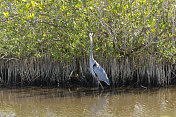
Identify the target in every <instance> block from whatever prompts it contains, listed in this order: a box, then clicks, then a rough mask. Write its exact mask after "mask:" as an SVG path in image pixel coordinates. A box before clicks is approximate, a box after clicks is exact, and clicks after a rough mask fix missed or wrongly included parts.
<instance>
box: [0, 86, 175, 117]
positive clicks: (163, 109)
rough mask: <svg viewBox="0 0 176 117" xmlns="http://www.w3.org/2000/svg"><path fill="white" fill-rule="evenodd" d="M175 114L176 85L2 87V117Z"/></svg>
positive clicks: (172, 116)
mask: <svg viewBox="0 0 176 117" xmlns="http://www.w3.org/2000/svg"><path fill="white" fill-rule="evenodd" d="M16 116H17V117H90V116H93V117H96V116H97V117H176V87H170V88H160V89H150V90H146V89H113V90H105V91H102V92H101V91H97V90H92V89H77V90H74V91H71V90H69V89H67V90H63V89H58V88H50V89H48V88H39V87H29V88H22V89H19V88H17V89H0V117H16Z"/></svg>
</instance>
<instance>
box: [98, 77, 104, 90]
mask: <svg viewBox="0 0 176 117" xmlns="http://www.w3.org/2000/svg"><path fill="white" fill-rule="evenodd" d="M97 81H98V88H99V84H100V86H101V88H102V89H103V90H104V87H103V85H102V84H101V82H100V80H99V79H98V77H97Z"/></svg>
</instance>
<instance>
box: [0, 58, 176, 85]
mask: <svg viewBox="0 0 176 117" xmlns="http://www.w3.org/2000/svg"><path fill="white" fill-rule="evenodd" d="M87 58H88V57H87ZM87 58H86V57H83V58H80V59H76V60H72V61H71V62H59V61H57V60H54V59H52V58H51V57H49V56H46V57H43V58H37V59H36V58H31V59H21V60H9V61H8V60H0V84H2V85H5V86H9V85H15V86H22V85H24V86H26V85H47V86H48V85H54V86H74V85H79V86H86V87H87V86H93V85H92V84H95V82H94V79H93V78H92V76H91V74H90V72H89V59H87ZM98 62H99V63H100V64H101V65H102V67H103V68H104V69H105V71H106V72H107V74H108V77H109V79H110V81H111V86H115V87H116V86H123V85H135V86H166V85H170V84H175V82H176V65H175V64H171V63H170V62H166V61H163V60H161V61H159V60H156V59H155V57H153V56H152V55H148V56H145V57H144V56H140V57H123V58H108V57H106V58H105V59H104V60H99V61H98ZM93 82H94V83H93Z"/></svg>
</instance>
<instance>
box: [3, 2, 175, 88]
mask: <svg viewBox="0 0 176 117" xmlns="http://www.w3.org/2000/svg"><path fill="white" fill-rule="evenodd" d="M175 25H176V1H175V0H123V1H121V0H0V84H3V85H53V84H54V85H59V86H60V85H73V84H74V85H75V84H78V85H82V86H90V85H91V84H92V82H93V78H92V76H91V74H90V71H89V46H90V41H89V37H88V33H90V32H93V33H94V35H93V45H94V46H93V52H94V58H95V59H96V60H97V61H98V62H99V63H100V65H102V67H103V68H104V69H105V71H106V72H107V74H108V77H109V79H110V81H111V84H112V86H122V85H135V86H141V85H144V86H165V85H169V84H174V83H176V64H175V61H176V27H175Z"/></svg>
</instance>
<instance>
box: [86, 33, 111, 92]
mask: <svg viewBox="0 0 176 117" xmlns="http://www.w3.org/2000/svg"><path fill="white" fill-rule="evenodd" d="M92 35H93V33H89V37H90V71H91V73H92V75H93V76H94V77H95V78H97V81H98V84H100V85H101V87H102V89H104V88H103V86H102V84H101V82H100V81H104V82H105V83H106V84H107V85H110V83H109V79H108V77H107V74H106V72H105V71H104V69H103V68H102V67H101V66H100V65H99V64H98V63H97V61H96V60H94V58H93V54H92Z"/></svg>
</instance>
